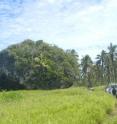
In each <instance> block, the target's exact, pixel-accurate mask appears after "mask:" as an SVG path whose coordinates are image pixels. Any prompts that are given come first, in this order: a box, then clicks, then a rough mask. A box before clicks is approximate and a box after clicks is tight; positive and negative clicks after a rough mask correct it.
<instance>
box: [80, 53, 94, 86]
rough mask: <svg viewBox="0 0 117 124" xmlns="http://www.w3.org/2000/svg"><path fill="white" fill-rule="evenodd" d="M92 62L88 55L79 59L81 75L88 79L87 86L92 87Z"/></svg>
mask: <svg viewBox="0 0 117 124" xmlns="http://www.w3.org/2000/svg"><path fill="white" fill-rule="evenodd" d="M92 64H93V62H92V60H91V57H90V56H89V55H86V56H84V57H83V58H82V59H81V68H82V77H83V78H84V79H85V80H87V81H88V87H92V82H91V71H92V70H91V69H92Z"/></svg>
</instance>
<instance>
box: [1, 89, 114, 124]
mask: <svg viewBox="0 0 117 124" xmlns="http://www.w3.org/2000/svg"><path fill="white" fill-rule="evenodd" d="M115 102H116V101H115V99H114V98H113V97H112V96H111V95H108V94H106V93H105V92H104V91H102V90H99V89H98V90H95V91H89V90H87V89H85V88H71V89H65V90H53V91H41V90H39V91H14V92H13V91H12V92H1V93H0V124H101V123H103V121H104V118H106V116H107V113H110V112H111V110H112V109H113V108H114V106H115Z"/></svg>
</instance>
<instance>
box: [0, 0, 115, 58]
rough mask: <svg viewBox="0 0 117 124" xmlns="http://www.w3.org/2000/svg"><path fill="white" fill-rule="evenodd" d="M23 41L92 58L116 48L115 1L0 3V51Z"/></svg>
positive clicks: (3, 0) (20, 0) (5, 0)
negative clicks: (111, 45) (59, 48)
mask: <svg viewBox="0 0 117 124" xmlns="http://www.w3.org/2000/svg"><path fill="white" fill-rule="evenodd" d="M25 39H32V40H35V41H36V40H44V41H45V42H48V43H50V44H56V45H58V46H59V47H61V48H63V49H75V50H76V51H77V52H78V54H79V56H80V57H82V56H84V55H85V54H89V55H90V56H91V57H92V58H95V57H96V55H97V54H99V53H100V52H101V50H102V49H105V50H106V48H107V47H108V46H109V44H110V42H112V43H113V44H117V0H0V50H2V49H4V48H6V47H8V46H9V45H11V44H15V43H19V42H21V41H23V40H25Z"/></svg>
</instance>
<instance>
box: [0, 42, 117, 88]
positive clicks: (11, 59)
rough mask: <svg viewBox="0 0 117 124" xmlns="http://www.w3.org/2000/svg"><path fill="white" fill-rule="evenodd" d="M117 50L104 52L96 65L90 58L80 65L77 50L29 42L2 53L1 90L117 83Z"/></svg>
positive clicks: (113, 48)
mask: <svg viewBox="0 0 117 124" xmlns="http://www.w3.org/2000/svg"><path fill="white" fill-rule="evenodd" d="M116 48H117V46H116V45H112V43H111V44H110V46H109V47H108V51H104V50H102V52H101V54H100V55H97V57H96V62H95V63H94V62H93V61H92V60H91V57H90V56H89V55H86V56H84V57H83V58H82V59H81V63H79V59H78V55H77V53H76V51H75V50H66V51H65V50H63V49H61V48H58V47H57V46H55V45H50V44H47V43H45V42H43V41H42V40H39V41H35V42H34V41H32V40H25V41H24V42H22V43H20V44H15V45H12V46H10V47H8V48H7V49H4V50H2V51H1V52H0V89H7V90H10V89H14V90H16V89H56V88H67V87H71V86H88V87H92V86H97V85H106V84H108V83H110V82H116V81H117V77H116V75H117V51H116Z"/></svg>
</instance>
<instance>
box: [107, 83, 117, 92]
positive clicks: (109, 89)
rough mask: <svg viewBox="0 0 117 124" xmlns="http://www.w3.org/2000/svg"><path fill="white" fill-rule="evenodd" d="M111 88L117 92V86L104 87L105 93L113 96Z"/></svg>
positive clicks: (114, 84)
mask: <svg viewBox="0 0 117 124" xmlns="http://www.w3.org/2000/svg"><path fill="white" fill-rule="evenodd" d="M113 88H115V90H116V92H117V84H116V83H113V84H110V85H109V86H107V87H106V92H108V93H110V94H113V93H112V90H113Z"/></svg>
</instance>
